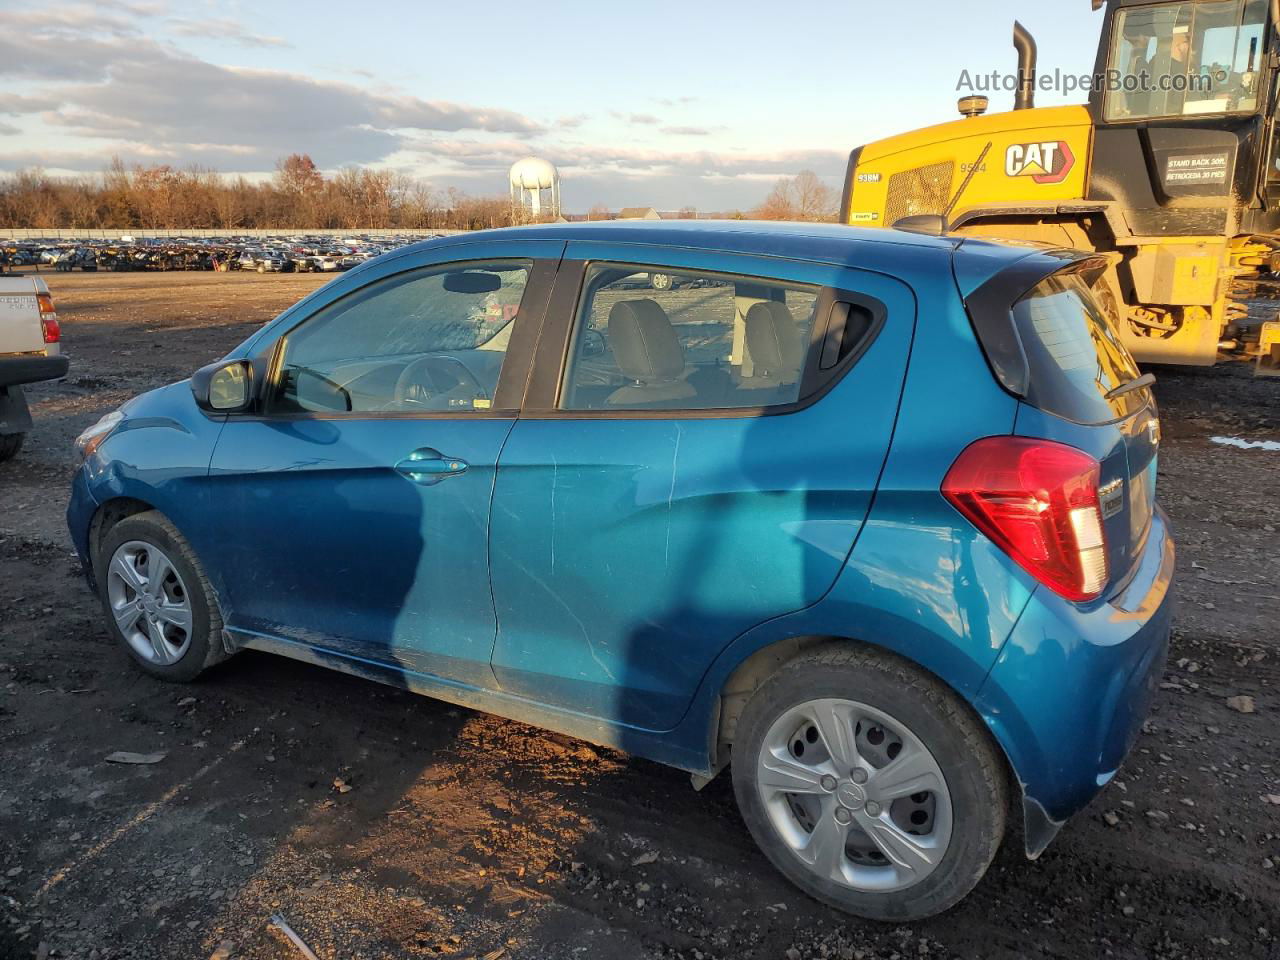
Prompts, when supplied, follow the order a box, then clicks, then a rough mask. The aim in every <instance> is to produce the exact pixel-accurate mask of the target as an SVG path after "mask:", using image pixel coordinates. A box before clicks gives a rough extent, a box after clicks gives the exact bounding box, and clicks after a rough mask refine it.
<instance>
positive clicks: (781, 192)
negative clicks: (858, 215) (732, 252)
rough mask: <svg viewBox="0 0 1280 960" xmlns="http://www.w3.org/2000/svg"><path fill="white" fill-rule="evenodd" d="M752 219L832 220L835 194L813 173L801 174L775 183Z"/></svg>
mask: <svg viewBox="0 0 1280 960" xmlns="http://www.w3.org/2000/svg"><path fill="white" fill-rule="evenodd" d="M752 215H753V216H754V217H756V218H757V219H759V220H834V219H835V215H836V195H835V191H834V190H832V189H831V188H830V187H829V186H827V185H826V184H825V183H823V182H822V179H821V178H820V177H819V176H818V175H817V174H816V173H814V172H813V171H812V170H801V171H800V172H799V173H798V174H796V176H795V177H792V178H790V179H788V178H785V177H784V178H783V179H781V180H779V181H778V182H777V183H775V184H774V185H773V189H772V190H771V191H769V195H768V196H767V197H765V199H764V202H763V203H762V204H760V206H758V207H756V209H755V210H754V211H752Z"/></svg>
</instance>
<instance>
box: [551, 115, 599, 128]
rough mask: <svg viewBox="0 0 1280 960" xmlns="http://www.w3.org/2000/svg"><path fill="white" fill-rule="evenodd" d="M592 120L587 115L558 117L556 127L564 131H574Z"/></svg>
mask: <svg viewBox="0 0 1280 960" xmlns="http://www.w3.org/2000/svg"><path fill="white" fill-rule="evenodd" d="M590 119H591V118H590V117H589V116H587V114H585V113H574V114H571V115H569V116H567V117H557V118H556V126H557V127H560V128H561V129H563V130H573V129H575V128H576V127H580V126H582V125H583V124H584V123H586V122H587V121H588V120H590Z"/></svg>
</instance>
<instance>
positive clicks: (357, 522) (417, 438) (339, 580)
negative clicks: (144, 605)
mask: <svg viewBox="0 0 1280 960" xmlns="http://www.w3.org/2000/svg"><path fill="white" fill-rule="evenodd" d="M529 246H530V245H528V244H525V245H523V246H522V249H521V250H517V251H514V252H513V254H512V255H510V256H504V255H503V251H502V250H501V249H498V250H493V251H488V250H486V251H485V252H488V253H490V254H491V255H489V256H483V257H477V258H473V259H468V260H467V261H465V262H450V263H443V264H435V265H427V266H422V267H419V268H418V269H410V270H405V269H404V268H403V267H401V269H400V271H399V272H397V273H395V274H394V275H391V276H383V277H379V278H376V279H374V280H372V281H371V282H369V283H366V284H364V285H362V286H358V287H356V288H355V289H352V290H350V291H349V292H347V293H346V294H345V295H344V296H342V297H340V298H339V299H337V300H334V301H332V302H329V303H326V304H325V305H323V306H321V307H320V308H319V309H318V310H316V311H314V312H313V313H311V315H310V316H308V317H307V318H306V319H304V320H302V321H301V322H300V323H297V324H294V325H291V326H290V328H289V329H288V330H287V331H285V332H284V333H283V335H282V336H281V337H280V338H279V339H278V341H277V342H276V343H275V344H274V345H270V349H271V350H272V351H273V360H272V372H271V374H270V384H269V387H268V389H267V393H266V396H265V397H264V399H263V406H262V408H261V409H260V410H258V411H257V412H256V413H255V414H254V415H252V416H245V417H232V418H231V419H230V420H229V422H228V423H227V426H226V428H225V430H224V431H223V433H222V435H221V437H220V438H219V442H218V445H217V448H216V450H215V452H214V457H213V464H212V470H211V476H210V484H211V489H212V493H213V499H214V502H215V503H216V504H218V505H219V508H220V516H219V524H220V526H221V537H220V540H219V547H218V556H217V558H216V565H217V567H218V569H219V571H220V574H221V579H222V581H223V583H224V586H225V600H226V603H227V611H226V613H227V623H228V627H229V628H230V629H231V630H232V631H233V633H234V635H235V636H236V637H237V639H238V640H239V641H240V642H242V643H245V644H246V645H250V646H260V647H267V648H269V649H281V650H282V652H288V650H289V649H290V645H294V646H296V645H303V646H305V647H307V648H309V649H311V650H312V651H317V650H318V651H320V652H322V653H324V654H326V655H333V656H340V657H346V658H352V659H355V660H360V661H365V662H372V663H373V664H377V665H381V666H383V667H389V668H391V669H392V670H394V671H401V672H403V673H404V674H406V675H408V674H413V675H415V677H426V678H432V677H435V678H442V679H446V680H449V681H454V682H461V683H465V684H469V685H473V686H478V687H489V688H491V687H492V686H493V683H492V672H491V669H490V667H489V657H490V652H491V649H492V645H493V638H494V633H495V629H496V622H495V618H494V611H493V602H492V595H491V592H490V589H489V578H488V570H487V539H488V521H489V507H490V501H491V495H492V489H493V480H494V471H495V469H496V465H497V458H498V453H499V451H500V449H501V447H502V444H503V442H504V441H505V439H506V437H507V434H508V432H509V431H510V428H511V425H512V423H513V422H514V421H515V416H516V408H517V407H518V405H519V397H520V394H521V391H522V390H523V386H524V382H525V380H526V378H527V370H528V362H529V352H530V351H529V349H528V346H527V345H526V344H528V343H531V336H530V335H531V334H532V335H536V328H537V325H538V323H539V322H540V320H541V310H542V304H543V303H545V297H546V295H547V293H548V290H549V284H550V278H551V276H552V275H553V274H554V269H555V261H554V260H543V259H535V258H534V257H530V256H527V255H525V256H520V255H518V254H519V253H520V252H526V253H529V252H542V253H548V254H554V253H555V252H558V251H555V250H546V251H543V250H540V249H535V250H528V249H526V248H528V247H529Z"/></svg>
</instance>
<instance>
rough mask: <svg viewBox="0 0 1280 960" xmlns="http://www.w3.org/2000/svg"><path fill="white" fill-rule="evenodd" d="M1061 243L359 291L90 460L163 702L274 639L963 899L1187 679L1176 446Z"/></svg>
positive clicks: (678, 227) (758, 249)
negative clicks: (664, 769) (597, 751)
mask: <svg viewBox="0 0 1280 960" xmlns="http://www.w3.org/2000/svg"><path fill="white" fill-rule="evenodd" d="M1104 267H1105V263H1104V262H1103V261H1100V260H1098V259H1096V258H1090V257H1089V256H1087V255H1085V254H1080V253H1077V252H1072V251H1065V250H1052V249H1043V248H1033V247H1025V246H1023V247H1014V246H1006V245H1001V244H996V243H991V242H983V241H977V240H973V239H958V238H950V237H933V236H924V235H920V234H915V233H903V232H892V231H869V232H861V231H858V230H855V229H850V228H847V227H822V226H813V225H776V224H775V225H766V224H756V223H725V224H710V223H706V222H680V223H653V224H648V223H639V222H635V223H625V222H618V223H607V224H581V225H552V226H539V227H527V228H516V229H508V230H496V231H486V232H480V233H473V234H468V235H464V236H457V237H451V238H448V239H437V240H432V241H429V242H426V243H421V244H418V245H415V246H411V247H407V248H404V249H402V250H399V251H396V252H394V253H391V254H387V255H385V256H382V257H379V258H377V259H376V260H373V261H370V262H369V263H367V264H365V265H363V266H362V267H360V268H358V269H356V270H353V271H351V272H350V273H347V274H345V275H343V276H342V277H340V278H338V279H336V280H334V281H333V282H331V283H329V284H327V285H326V286H324V287H321V288H320V289H318V290H317V291H316V292H314V293H313V294H311V295H310V296H308V297H307V298H306V299H304V300H302V301H301V302H299V303H298V304H297V305H295V306H293V307H291V308H290V309H288V310H286V311H285V312H284V313H283V314H281V315H280V316H279V317H278V318H277V319H276V320H275V321H273V322H272V323H269V324H267V325H266V326H265V327H263V328H262V329H261V330H260V331H258V332H257V333H256V334H254V335H253V336H252V337H250V338H249V339H248V340H246V341H245V342H244V343H243V344H241V345H240V346H239V347H237V348H236V349H235V350H233V351H232V352H231V353H230V354H229V355H228V356H227V357H226V358H225V359H223V360H221V361H219V362H217V363H215V364H212V365H210V366H208V367H205V368H204V369H202V370H200V371H198V372H197V373H196V374H195V375H194V376H192V378H191V379H190V380H189V381H186V382H182V383H176V384H173V385H171V386H168V387H162V388H161V389H158V390H154V391H152V392H150V393H147V394H145V395H143V396H141V397H138V398H136V399H134V400H132V401H130V402H129V403H127V404H125V405H124V406H123V407H121V408H120V409H119V410H118V411H116V412H113V413H110V414H108V415H107V416H105V417H103V418H102V420H101V421H100V422H99V423H98V424H97V425H95V426H94V427H91V428H90V429H89V430H87V431H86V432H85V433H84V434H83V435H82V436H81V437H80V438H79V441H78V445H79V452H80V455H81V459H82V463H81V465H80V467H79V469H78V470H77V472H76V474H75V479H74V485H73V491H72V497H71V503H70V508H69V511H68V519H69V523H70V528H71V534H72V537H73V539H74V541H75V545H76V548H77V550H78V551H79V554H80V556H81V558H82V560H83V562H84V565H85V568H86V570H87V572H88V574H89V577H90V580H91V582H92V584H93V587H94V589H95V590H96V592H97V593H98V594H99V596H100V597H101V599H102V603H103V607H104V610H105V613H106V619H107V622H108V623H109V624H110V628H111V630H112V631H114V633H115V635H116V636H117V637H118V638H119V640H120V642H121V644H122V645H123V647H124V649H125V650H126V651H128V653H129V655H130V656H131V657H132V658H133V659H134V660H135V661H136V662H137V664H138V666H139V667H140V668H141V669H142V670H143V671H145V672H146V673H149V674H151V675H152V676H154V677H157V678H159V679H162V680H173V681H189V680H193V679H195V678H196V677H197V676H199V675H200V674H202V673H204V672H205V671H206V670H208V669H209V668H211V667H213V666H214V665H215V664H217V663H218V662H219V661H221V660H224V659H226V658H227V657H229V656H232V655H233V654H234V653H235V652H236V651H238V650H243V649H246V648H247V649H255V650H266V651H270V652H273V653H279V654H283V655H285V656H289V657H295V658H298V659H301V660H305V661H308V662H312V663H317V664H322V665H324V666H327V667H332V668H335V669H338V670H343V671H347V672H349V673H354V674H358V675H360V676H362V677H368V678H370V679H375V680H380V681H383V682H386V683H391V684H394V685H397V686H400V687H403V688H406V689H410V690H414V691H417V692H420V693H424V694H427V695H429V696H432V697H437V698H440V699H442V700H447V701H451V702H453V703H459V704H463V705H466V706H468V707H474V708H478V709H481V710H485V711H489V712H492V713H496V714H500V715H502V716H506V717H511V718H514V719H517V720H520V721H523V722H526V723H531V724H536V725H539V726H542V727H546V728H549V729H552V730H557V731H561V732H563V733H567V734H571V735H573V736H577V737H582V738H584V739H587V740H590V741H593V742H596V743H600V744H605V745H609V746H613V747H618V748H621V749H623V750H626V751H630V752H632V753H634V754H638V755H640V756H644V757H648V758H651V759H653V760H657V761H659V762H662V763H666V764H670V765H672V766H675V767H679V768H681V769H683V770H686V771H689V772H690V773H691V774H693V778H694V783H695V785H699V786H700V785H701V784H703V783H705V782H706V781H707V780H708V779H709V778H711V777H713V776H715V775H716V774H717V773H718V772H719V771H720V770H722V769H723V768H725V767H727V766H731V768H732V777H733V784H734V789H735V791H736V795H737V799H738V803H739V805H740V808H741V811H742V816H743V819H744V820H745V821H746V825H747V827H748V829H749V830H750V832H751V834H752V836H753V837H754V839H755V840H756V842H757V843H758V844H759V846H760V847H761V849H762V850H763V851H764V853H765V855H766V856H767V857H768V858H769V860H770V861H772V863H773V864H774V865H775V866H776V867H777V869H779V870H780V871H781V872H782V873H783V874H785V875H786V876H787V877H788V878H789V879H790V880H791V881H793V882H794V883H795V885H796V886H798V887H799V888H801V889H802V890H804V891H805V892H807V893H808V894H810V895H812V896H814V897H816V898H818V899H820V900H822V901H825V902H826V903H828V904H831V905H833V906H835V907H838V908H840V909H843V910H846V911H848V912H850V913H854V914H858V915H861V916H866V917H875V918H882V919H890V918H893V919H897V918H914V917H923V916H927V915H929V914H933V913H937V912H939V911H941V910H945V909H946V908H947V907H949V906H951V905H952V904H954V903H956V902H957V901H958V900H960V899H961V898H962V897H963V896H964V895H965V894H966V893H967V892H968V891H969V890H970V889H972V888H973V886H974V885H975V884H976V883H977V882H978V880H979V879H980V878H981V877H982V875H983V873H984V871H985V870H986V868H987V866H988V864H989V863H990V862H991V859H992V857H993V856H994V855H995V852H996V849H997V847H998V846H999V844H1000V843H1001V840H1002V838H1003V836H1004V833H1005V827H1006V823H1007V822H1008V820H1009V814H1010V809H1011V804H1013V803H1019V804H1020V807H1021V813H1022V818H1021V819H1022V823H1023V828H1022V830H1023V832H1024V837H1023V838H1022V840H1023V842H1024V843H1025V847H1026V851H1027V853H1028V855H1029V856H1031V857H1035V856H1036V855H1038V854H1039V853H1040V852H1041V851H1042V850H1043V849H1044V848H1045V846H1046V845H1047V844H1048V843H1049V841H1050V840H1051V839H1052V838H1053V836H1054V834H1055V833H1056V832H1057V830H1058V829H1059V828H1060V827H1061V826H1062V824H1063V822H1064V821H1065V820H1066V818H1067V817H1069V816H1070V815H1071V814H1073V813H1074V812H1076V811H1078V810H1079V809H1080V808H1081V807H1083V806H1084V805H1085V804H1086V803H1087V802H1088V801H1089V799H1090V798H1091V797H1092V796H1093V795H1094V794H1095V793H1096V792H1097V791H1098V790H1099V789H1100V788H1101V787H1102V786H1103V785H1104V784H1106V783H1107V782H1108V780H1110V778H1111V777H1112V776H1113V775H1114V774H1115V772H1116V769H1117V767H1118V766H1119V765H1120V762H1121V760H1122V759H1123V758H1124V756H1125V753H1126V752H1127V751H1128V749H1129V747H1130V746H1131V744H1132V743H1133V740H1134V738H1135V736H1136V734H1137V732H1138V730H1139V729H1140V727H1141V723H1142V720H1143V717H1144V715H1145V713H1146V711H1147V708H1148V705H1149V702H1150V699H1151V694H1152V689H1153V687H1154V686H1155V682H1156V680H1157V678H1158V676H1159V674H1160V671H1161V669H1162V665H1163V663H1164V659H1165V654H1166V649H1167V642H1168V634H1169V619H1170V608H1171V589H1170V587H1171V581H1172V577H1173V560H1174V553H1173V544H1172V541H1171V539H1170V534H1169V530H1168V527H1167V522H1166V520H1165V516H1164V514H1163V513H1162V512H1161V510H1160V509H1159V507H1157V506H1156V503H1155V477H1156V451H1157V445H1158V442H1159V421H1158V419H1157V416H1156V410H1155V404H1154V402H1153V400H1152V396H1151V392H1150V389H1149V384H1150V380H1151V378H1150V377H1149V376H1141V375H1139V373H1138V371H1137V369H1136V368H1135V366H1134V363H1133V360H1132V358H1131V357H1130V356H1129V354H1128V353H1127V352H1126V351H1125V348H1124V347H1123V346H1122V345H1121V343H1120V342H1119V340H1118V339H1117V337H1116V334H1115V332H1114V328H1113V325H1112V324H1113V319H1114V318H1112V317H1110V316H1109V315H1108V313H1107V307H1106V306H1105V304H1104V303H1103V302H1101V301H1100V300H1097V299H1095V298H1094V296H1093V294H1092V292H1091V290H1092V287H1091V284H1092V281H1093V280H1094V279H1095V278H1096V277H1097V275H1098V274H1099V272H1100V271H1101V270H1102V269H1103V268H1104Z"/></svg>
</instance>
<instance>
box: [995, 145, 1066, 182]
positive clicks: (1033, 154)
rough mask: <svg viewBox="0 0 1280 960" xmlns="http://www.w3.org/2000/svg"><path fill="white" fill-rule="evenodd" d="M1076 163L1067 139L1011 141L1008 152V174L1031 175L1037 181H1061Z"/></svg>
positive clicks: (1006, 169)
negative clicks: (1041, 141)
mask: <svg viewBox="0 0 1280 960" xmlns="http://www.w3.org/2000/svg"><path fill="white" fill-rule="evenodd" d="M1075 163H1076V158H1075V154H1073V153H1072V152H1071V148H1070V147H1069V146H1067V141H1065V140H1049V141H1047V142H1045V143H1011V144H1009V149H1008V150H1006V151H1005V152H1004V172H1005V175H1006V176H1010V177H1030V178H1031V179H1032V180H1034V181H1035V182H1036V183H1061V182H1062V181H1063V180H1065V179H1067V174H1068V173H1070V172H1071V168H1072V167H1073V166H1075Z"/></svg>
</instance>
